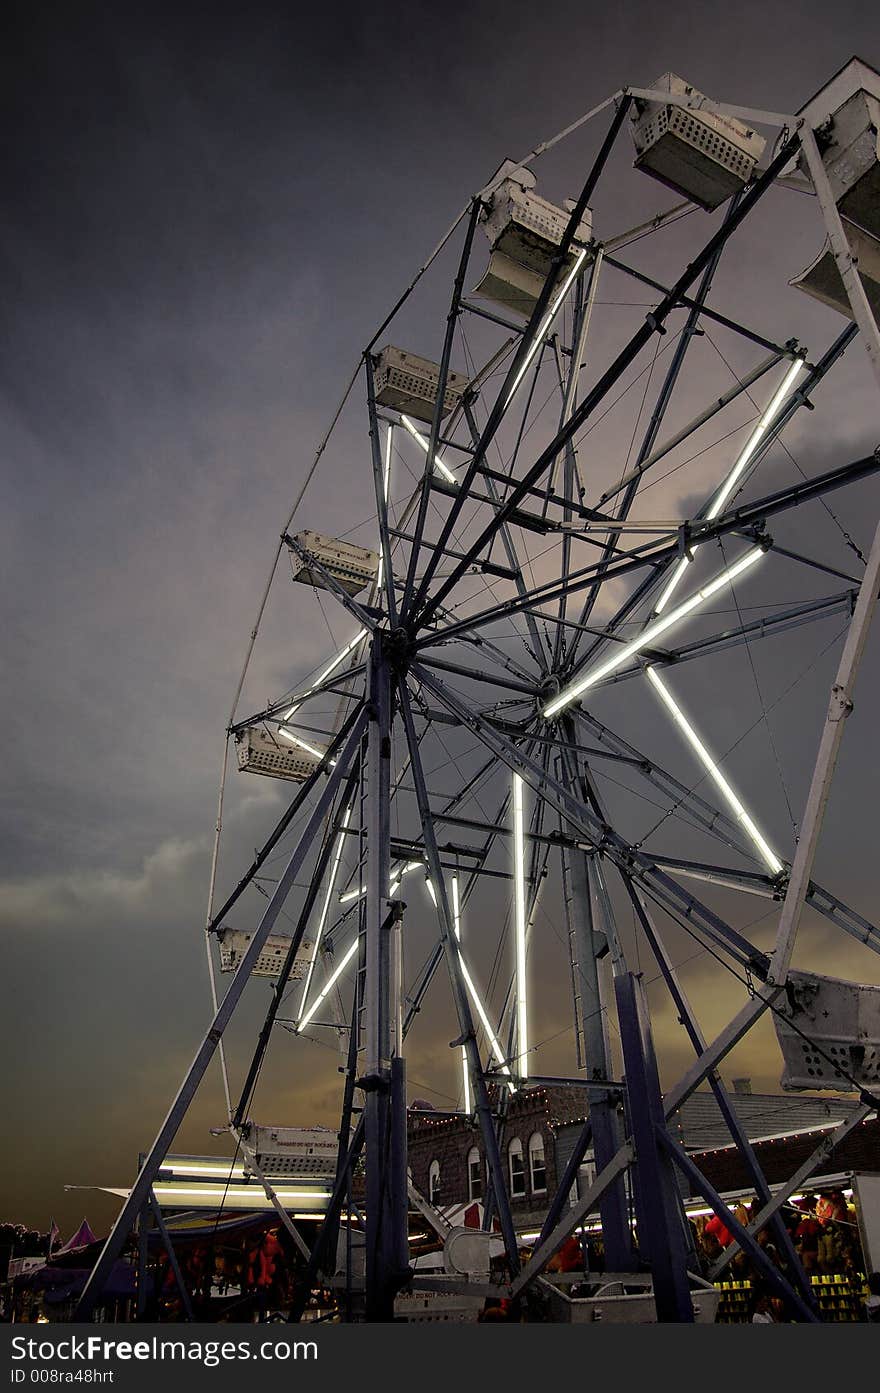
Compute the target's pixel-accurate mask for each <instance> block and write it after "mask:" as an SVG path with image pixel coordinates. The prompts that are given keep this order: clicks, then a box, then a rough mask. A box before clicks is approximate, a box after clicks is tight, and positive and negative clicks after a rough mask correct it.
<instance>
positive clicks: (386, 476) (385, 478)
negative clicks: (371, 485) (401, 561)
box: [376, 422, 394, 590]
mask: <svg viewBox="0 0 880 1393" xmlns="http://www.w3.org/2000/svg"><path fill="white" fill-rule="evenodd" d="M393 431H394V427H393V426H392V425H391V423H390V422H389V424H388V430H387V432H386V435H385V462H384V464H385V467H384V471H383V474H382V494H383V497H384V499H385V506H386V508H387V506H388V486H389V484H390V482H391V445H392V442H393V440H394V435H393ZM384 565H385V557H384V556H383V554H382V544H381V539H380V543H379V566H378V569H377V571H376V589H377V590H381V589H382V577H383V575H384V574H385V572H384Z"/></svg>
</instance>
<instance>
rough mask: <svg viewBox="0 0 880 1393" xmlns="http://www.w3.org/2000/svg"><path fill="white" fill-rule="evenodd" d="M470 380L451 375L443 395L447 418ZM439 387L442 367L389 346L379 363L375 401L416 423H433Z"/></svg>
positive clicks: (383, 352)
mask: <svg viewBox="0 0 880 1393" xmlns="http://www.w3.org/2000/svg"><path fill="white" fill-rule="evenodd" d="M467 384H468V379H467V377H466V376H465V374H464V373H461V372H452V371H451V370H450V372H449V373H448V375H447V379H446V391H445V392H444V393H443V413H442V414H443V415H444V416H448V415H449V412H450V411H452V410H453V409H454V408H455V407H456V406H457V405H458V403H459V402H460V401H461V398H462V395H463V393H464V390H465V388H466V387H467ZM439 386H440V366H439V364H438V363H432V362H431V360H430V358H420V357H419V356H418V355H417V354H415V353H407V352H405V351H404V350H403V349H402V348H395V347H394V345H393V344H386V346H385V347H384V348H383V349H382V351H381V353H380V354H379V358H378V361H377V364H376V375H375V388H376V401H377V402H378V404H379V405H380V406H390V407H391V408H392V409H393V410H395V411H402V412H404V413H405V414H406V415H407V416H414V417H415V418H416V420H417V421H426V422H428V423H430V422H431V421H432V420H433V418H434V403H435V401H436V400H437V389H438V387H439Z"/></svg>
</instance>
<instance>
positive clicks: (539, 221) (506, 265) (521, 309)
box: [474, 167, 593, 318]
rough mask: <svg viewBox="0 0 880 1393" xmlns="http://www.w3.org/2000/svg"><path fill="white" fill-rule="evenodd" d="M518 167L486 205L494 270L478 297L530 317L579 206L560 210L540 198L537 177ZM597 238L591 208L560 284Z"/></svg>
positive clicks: (486, 228)
mask: <svg viewBox="0 0 880 1393" xmlns="http://www.w3.org/2000/svg"><path fill="white" fill-rule="evenodd" d="M513 168H514V172H513V173H512V174H511V175H509V176H508V177H507V178H504V179H502V180H500V181H499V182H498V183H497V184H495V185H494V186H493V187H492V191H491V193H490V194H489V195H488V196H487V198H486V200H485V201H484V203H483V207H482V211H481V213H480V222H481V224H482V227H483V231H484V232H485V234H486V236H487V237H488V238H489V242H490V244H491V250H490V255H489V266H488V268H487V270H486V273H485V275H484V276H483V279H482V280H481V281H480V283H479V285H477V286H476V287H475V289H474V294H476V295H481V296H482V297H483V298H484V299H486V300H492V301H493V302H494V303H495V304H497V305H501V306H502V307H503V308H504V309H508V310H512V311H514V313H516V314H521V315H523V316H524V317H526V318H528V317H529V316H530V315H531V313H532V310H533V309H534V307H535V303H536V301H537V299H538V296H539V295H540V293H541V291H542V289H543V287H544V283H545V281H546V279H547V277H548V276H549V275H550V273H551V271H552V270H553V264H554V261H555V259H556V257H557V255H558V250H559V246H560V244H561V242H562V238H563V236H564V235H565V230H566V228H567V226H568V223H569V220H570V216H571V208H573V207H574V205H573V204H572V205H571V208H568V209H566V208H564V207H563V208H558V207H557V206H556V204H555V203H550V202H548V200H547V199H546V198H541V196H540V195H539V194H536V193H535V192H534V183H535V180H534V175H532V174H531V173H530V172H529V171H528V170H526V169H518V168H516V167H513ZM592 236H593V215H592V213H591V212H590V209H589V208H588V209H587V210H586V211H585V213H584V215H583V217H582V218H581V221H580V223H579V224H578V229H577V232H576V234H575V239H574V243H573V244H572V249H571V250H570V251H569V254H568V256H567V258H566V262H565V263H564V264H563V265H562V266H560V267H559V268H558V272H557V279H559V278H561V276H562V275H563V274H564V273H565V271H566V269H567V268H568V267H570V266H571V265H572V264H573V262H574V258H575V256H576V255H577V252H578V251H579V250H580V248H581V247H583V246H585V245H586V244H587V243H588V242H589V241H590V240H591V239H592Z"/></svg>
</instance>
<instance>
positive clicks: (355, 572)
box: [293, 532, 379, 596]
mask: <svg viewBox="0 0 880 1393" xmlns="http://www.w3.org/2000/svg"><path fill="white" fill-rule="evenodd" d="M294 540H295V541H296V542H297V543H298V544H299V545H300V546H301V547H302V549H303V551H306V552H308V553H309V555H310V556H313V557H314V558H315V561H316V562H317V564H318V566H320V567H321V570H323V571H326V572H327V574H328V575H329V576H332V577H333V579H334V580H335V581H336V583H337V585H339V586H341V588H342V589H343V590H344V591H345V592H346V594H347V595H351V596H355V595H358V594H360V592H361V591H362V590H364V589H365V588H366V586H368V585H369V584H370V582H371V581H372V580H374V579H375V577H376V573H377V570H378V567H379V553H378V552H377V551H370V549H369V547H356V546H355V545H354V543H353V542H344V541H341V540H340V539H339V538H337V537H322V536H321V534H320V533H319V532H298V533H297V535H296V537H295V539H294ZM293 580H295V581H298V582H299V583H300V584H302V585H313V586H314V587H315V588H316V589H317V590H329V589H331V587H330V586H329V585H328V584H327V582H326V580H325V579H324V576H323V575H322V574H321V571H319V570H318V569H317V567H312V566H310V565H309V564H308V562H307V561H303V562H302V564H301V565H300V568H299V570H298V571H296V572H295V574H294V576H293Z"/></svg>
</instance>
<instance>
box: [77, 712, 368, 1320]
mask: <svg viewBox="0 0 880 1393" xmlns="http://www.w3.org/2000/svg"><path fill="white" fill-rule="evenodd" d="M366 719H367V718H366V713H365V712H363V711H361V713H360V715H359V716H358V717H357V719H356V720H355V721H354V723H353V725H352V727H351V730H350V732H349V735H348V739H347V740H346V742H345V746H344V748H343V750H342V752H341V754H340V756H339V759H338V760H337V763H336V765H335V766H334V767H333V768H332V769H331V770H330V772H329V774H328V776H327V782H326V784H325V786H324V790H323V792H322V794H321V796H320V798H319V799H318V801H317V803H316V804H315V807H314V809H313V811H312V814H311V816H310V817H309V820H308V823H307V824H306V827H305V830H304V831H303V834H302V836H301V838H300V840H299V841H298V843H297V845H296V847H295V849H294V851H293V854H292V855H291V857H290V859H289V860H288V862H287V866H286V867H285V870H284V874H283V875H282V877H281V879H280V880H279V882H278V885H277V886H276V887H275V890H274V893H273V894H272V896H271V898H270V900H269V903H268V905H267V906H266V910H265V912H264V914H263V917H262V919H261V920H260V923H259V926H258V927H257V929H256V930H255V932H254V934H253V937H252V938H251V941H250V943H249V944H248V947H247V949H246V950H245V952H244V954H243V956H242V959H241V962H240V963H239V966H238V969H237V971H236V973H235V976H234V977H233V979H232V981H231V982H230V984H229V987H228V988H227V991H226V995H225V996H224V998H223V1001H222V1002H221V1004H220V1007H219V1009H218V1011H217V1013H216V1015H215V1016H214V1019H213V1020H212V1021H211V1024H210V1025H209V1027H208V1030H207V1032H206V1033H205V1036H204V1038H203V1039H202V1042H201V1044H200V1046H199V1048H198V1050H197V1052H196V1055H195V1058H194V1059H193V1062H192V1064H191V1065H190V1067H189V1069H188V1070H187V1072H186V1074H185V1075H184V1078H183V1081H182V1083H181V1085H180V1087H179V1089H178V1090H177V1093H176V1095H175V1097H174V1100H173V1102H172V1104H171V1107H170V1108H169V1110H168V1114H167V1116H166V1118H165V1120H164V1122H163V1123H162V1125H161V1127H160V1128H159V1131H158V1133H157V1135H156V1139H155V1141H154V1142H153V1145H152V1146H151V1148H150V1150H149V1152H148V1153H147V1155H146V1158H145V1160H144V1164H143V1165H142V1166H141V1169H140V1172H139V1174H138V1177H137V1179H136V1180H135V1183H134V1185H133V1186H132V1188H131V1191H130V1192H129V1196H128V1199H127V1200H126V1201H125V1203H124V1204H123V1206H122V1209H121V1210H120V1212H119V1215H118V1217H117V1219H116V1222H115V1224H114V1225H113V1228H112V1229H111V1230H110V1233H109V1235H108V1237H107V1241H106V1242H105V1244H104V1247H103V1248H102V1250H101V1254H100V1257H99V1258H98V1261H97V1262H96V1263H95V1266H94V1267H93V1268H92V1271H91V1274H90V1276H89V1279H88V1281H87V1282H86V1285H85V1287H84V1289H83V1292H82V1295H81V1296H80V1299H79V1302H78V1303H77V1306H76V1311H75V1319H76V1320H78V1321H84V1320H89V1319H90V1317H91V1315H92V1312H93V1311H94V1309H95V1304H96V1302H97V1300H98V1298H99V1296H100V1295H101V1293H102V1291H103V1290H104V1284H105V1283H106V1281H107V1278H108V1276H109V1274H110V1271H111V1268H112V1267H113V1264H114V1262H115V1261H116V1259H117V1258H118V1257H119V1255H120V1253H121V1252H122V1248H123V1245H124V1243H125V1241H126V1239H127V1237H128V1235H129V1233H130V1232H131V1229H132V1226H133V1224H134V1221H135V1218H136V1216H137V1215H138V1213H139V1212H140V1210H141V1208H142V1207H143V1205H144V1204H145V1203H147V1202H148V1201H149V1195H150V1191H151V1189H152V1187H153V1182H154V1181H155V1179H156V1176H157V1175H158V1173H159V1168H160V1167H161V1165H162V1163H163V1161H164V1160H165V1157H166V1155H167V1154H168V1149H169V1147H170V1145H171V1143H172V1142H173V1140H174V1138H175V1136H176V1135H177V1132H178V1129H179V1128H180V1124H181V1122H182V1121H183V1119H184V1116H185V1115H186V1112H187V1109H188V1108H189V1105H190V1103H191V1102H192V1100H193V1098H194V1097H195V1094H196V1092H197V1090H198V1087H199V1084H200V1083H201V1081H202V1079H203V1078H204V1075H205V1072H206V1070H207V1068H208V1065H209V1064H210V1062H211V1060H212V1059H213V1057H214V1054H215V1053H216V1050H217V1046H218V1045H219V1043H220V1041H221V1040H222V1038H223V1032H224V1031H225V1029H226V1027H227V1026H228V1024H229V1022H230V1020H231V1018H232V1014H233V1012H234V1011H235V1008H236V1006H237V1005H238V1003H239V1001H240V999H241V996H242V993H243V992H244V989H245V987H246V986H247V982H248V978H249V977H250V975H251V970H252V968H253V966H254V964H255V963H256V961H257V958H258V957H259V955H260V953H261V952H262V950H263V947H264V945H265V943H266V940H267V939H268V937H269V935H270V933H271V932H272V929H273V928H274V926H275V921H276V919H277V918H278V915H279V914H280V913H281V910H282V909H283V907H284V903H285V900H286V899H287V896H288V894H289V892H290V889H291V886H292V885H293V883H294V881H295V880H296V878H297V875H298V874H299V871H300V869H301V867H302V866H303V864H304V862H305V859H306V856H307V855H308V852H309V849H310V847H311V844H312V841H313V840H314V837H315V836H316V834H317V831H318V828H319V827H320V826H321V823H322V822H323V820H324V818H325V817H326V816H327V814H328V813H329V811H330V808H331V806H332V803H333V799H334V798H335V796H336V790H337V788H338V787H339V784H340V783H341V781H342V779H343V777H344V775H345V773H346V770H347V769H348V766H349V765H350V763H351V761H352V760H353V759H354V757H355V754H356V752H357V748H358V745H359V743H360V738H361V735H362V733H363V729H364V727H365V725H366Z"/></svg>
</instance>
